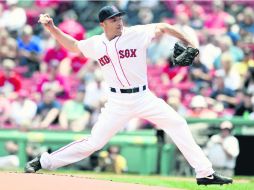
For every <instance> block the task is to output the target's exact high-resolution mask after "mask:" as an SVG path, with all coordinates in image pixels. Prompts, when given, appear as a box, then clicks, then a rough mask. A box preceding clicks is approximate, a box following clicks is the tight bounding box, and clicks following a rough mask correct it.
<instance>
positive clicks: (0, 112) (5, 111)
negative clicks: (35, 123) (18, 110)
mask: <svg viewBox="0 0 254 190" xmlns="http://www.w3.org/2000/svg"><path fill="white" fill-rule="evenodd" d="M0 102H1V103H0V128H3V127H4V126H5V124H6V123H7V122H8V121H9V117H10V105H11V104H10V101H9V100H8V99H7V97H6V96H5V94H4V93H2V92H1V91H0Z"/></svg>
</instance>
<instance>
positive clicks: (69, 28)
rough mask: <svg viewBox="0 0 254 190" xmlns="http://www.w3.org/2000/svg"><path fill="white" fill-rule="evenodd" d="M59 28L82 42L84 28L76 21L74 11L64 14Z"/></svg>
mask: <svg viewBox="0 0 254 190" xmlns="http://www.w3.org/2000/svg"><path fill="white" fill-rule="evenodd" d="M59 28H60V30H62V31H63V32H64V33H66V34H69V35H71V36H72V37H73V38H75V39H76V40H83V39H84V36H85V33H86V30H85V28H84V27H83V26H82V25H81V24H80V23H79V22H78V21H77V15H76V13H75V12H74V11H68V12H67V13H65V15H64V21H63V22H62V23H61V24H59Z"/></svg>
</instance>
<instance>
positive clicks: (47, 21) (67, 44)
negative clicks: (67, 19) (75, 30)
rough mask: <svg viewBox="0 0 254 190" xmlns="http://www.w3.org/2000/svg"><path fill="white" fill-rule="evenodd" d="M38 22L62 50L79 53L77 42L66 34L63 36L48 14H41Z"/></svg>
mask: <svg viewBox="0 0 254 190" xmlns="http://www.w3.org/2000/svg"><path fill="white" fill-rule="evenodd" d="M38 22H39V23H41V24H43V26H44V28H46V29H47V30H48V31H49V32H50V33H51V35H52V36H53V37H54V38H55V39H56V40H57V41H58V42H59V43H60V44H61V45H62V46H63V47H64V48H66V49H67V50H69V51H71V52H75V53H80V50H79V48H78V40H76V39H74V38H73V37H72V36H70V35H68V34H65V33H64V32H63V31H61V30H60V29H59V28H58V27H56V26H55V24H54V21H53V19H52V18H51V17H50V16H49V15H48V14H41V15H40V18H39V21H38Z"/></svg>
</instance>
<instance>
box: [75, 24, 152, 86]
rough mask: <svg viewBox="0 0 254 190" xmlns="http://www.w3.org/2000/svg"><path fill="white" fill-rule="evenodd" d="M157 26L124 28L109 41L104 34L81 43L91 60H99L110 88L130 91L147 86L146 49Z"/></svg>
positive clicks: (85, 53) (79, 45) (80, 45)
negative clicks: (132, 88) (131, 88)
mask: <svg viewBox="0 0 254 190" xmlns="http://www.w3.org/2000/svg"><path fill="white" fill-rule="evenodd" d="M155 26H156V25H155V24H153V25H152V24H151V25H138V26H133V27H129V28H124V29H123V32H122V35H121V36H118V37H116V38H114V39H113V40H111V41H109V40H108V39H107V38H106V36H105V34H104V33H103V34H101V35H96V36H93V37H91V38H89V39H87V40H82V41H79V43H78V47H79V49H80V50H81V52H82V53H83V54H84V55H85V56H86V57H88V58H91V59H93V60H96V61H98V63H99V64H100V66H101V69H102V72H103V76H104V79H105V81H106V83H107V84H108V85H109V86H110V87H116V88H130V87H137V86H140V85H145V84H147V65H146V49H147V46H148V45H149V43H150V42H151V40H152V38H153V37H154V35H155Z"/></svg>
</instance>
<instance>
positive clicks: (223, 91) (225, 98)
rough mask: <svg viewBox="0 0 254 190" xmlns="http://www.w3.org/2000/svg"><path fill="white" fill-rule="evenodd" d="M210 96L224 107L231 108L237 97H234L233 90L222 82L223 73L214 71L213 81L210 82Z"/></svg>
mask: <svg viewBox="0 0 254 190" xmlns="http://www.w3.org/2000/svg"><path fill="white" fill-rule="evenodd" d="M210 97H211V98H213V99H214V100H217V101H218V102H221V103H223V105H224V107H225V108H230V107H231V108H232V107H234V106H235V105H236V103H237V99H236V98H235V92H234V91H233V90H232V89H230V88H227V87H226V86H225V83H224V75H223V74H221V73H220V72H219V73H216V75H215V78H214V81H213V83H212V92H211V95H210Z"/></svg>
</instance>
